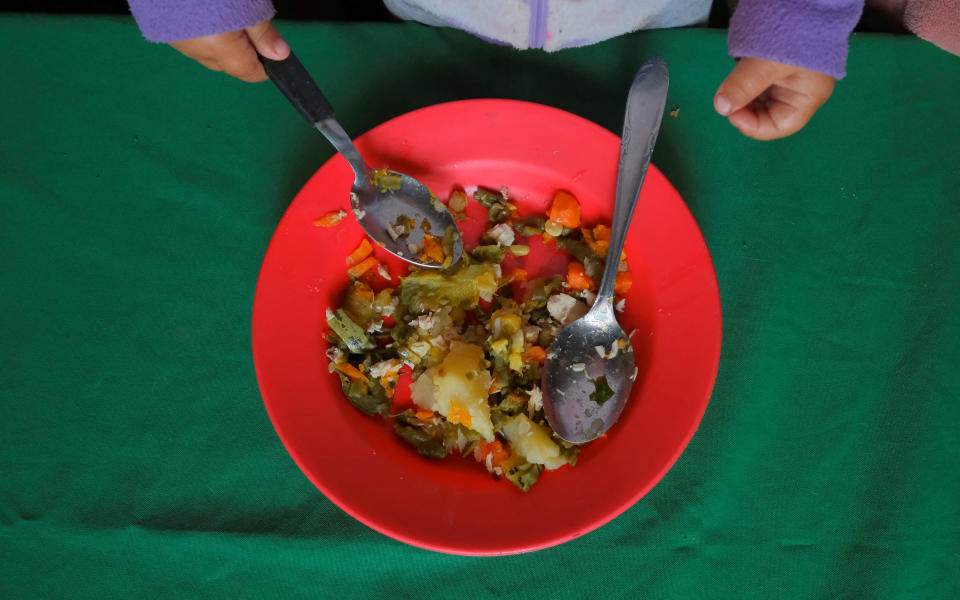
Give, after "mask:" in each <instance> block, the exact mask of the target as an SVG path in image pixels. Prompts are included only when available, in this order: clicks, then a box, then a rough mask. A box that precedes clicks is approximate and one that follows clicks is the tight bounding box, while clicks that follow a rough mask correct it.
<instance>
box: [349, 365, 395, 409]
mask: <svg viewBox="0 0 960 600" xmlns="http://www.w3.org/2000/svg"><path fill="white" fill-rule="evenodd" d="M339 375H340V387H341V388H343V394H344V395H345V396H346V397H347V399H348V400H350V404H353V405H354V406H355V407H356V408H357V410H359V411H360V412H362V413H364V414H366V415H369V416H371V417H372V416H374V415H380V416H381V417H386V416H388V415H389V414H390V398H388V397H387V394H386V392H385V391H384V389H383V387H382V386H381V385H380V384H379V383H378V382H377V381H374V380H370V381H363V380H353V379H350V378H349V377H347V376H346V375H344V374H343V373H340V374H339Z"/></svg>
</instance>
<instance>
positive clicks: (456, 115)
mask: <svg viewBox="0 0 960 600" xmlns="http://www.w3.org/2000/svg"><path fill="white" fill-rule="evenodd" d="M357 146H358V147H359V148H360V150H361V152H362V153H363V154H364V156H365V157H366V159H367V161H368V163H369V164H371V165H373V166H377V167H380V166H384V167H388V168H392V169H395V170H397V171H401V172H404V173H407V174H409V175H411V176H413V177H416V178H417V179H420V180H421V181H423V182H424V183H425V184H426V185H428V186H429V187H430V188H431V189H432V190H433V191H434V192H435V193H436V194H437V195H438V196H439V197H440V198H441V199H443V200H446V198H447V197H448V195H449V193H450V191H451V190H452V189H453V188H454V187H456V186H463V187H466V188H467V189H468V190H470V189H471V188H472V187H474V186H477V185H481V186H487V187H492V188H495V189H496V188H500V187H501V186H504V187H507V188H508V189H509V191H510V194H511V197H512V198H513V200H514V202H516V203H518V205H519V206H520V208H521V211H522V212H526V213H533V212H538V213H540V214H542V213H543V211H544V210H545V208H546V207H547V205H548V203H549V201H550V199H551V198H552V195H553V193H554V192H555V191H556V190H557V189H560V188H563V189H567V190H569V191H571V192H573V193H574V194H575V195H576V196H577V197H578V198H579V200H580V202H581V204H582V206H583V215H584V220H585V222H587V223H597V222H606V223H609V220H610V218H611V216H612V210H613V208H612V207H613V199H614V191H615V188H616V169H617V162H618V155H619V148H620V140H619V138H618V137H617V136H616V135H614V134H612V133H610V132H609V131H607V130H606V129H603V128H602V127H600V126H598V125H596V124H594V123H591V122H590V121H587V120H585V119H583V118H580V117H578V116H575V115H572V114H570V113H567V112H564V111H561V110H557V109H554V108H550V107H547V106H542V105H538V104H530V103H526V102H517V101H508V100H468V101H462V102H452V103H448V104H440V105H436V106H431V107H427V108H424V109H421V110H417V111H414V112H411V113H409V114H406V115H402V116H400V117H397V118H395V119H393V120H391V121H388V122H386V123H384V124H382V125H380V126H378V127H376V128H374V129H373V130H371V131H369V132H368V133H366V134H364V135H362V136H360V138H359V139H357ZM351 181H352V174H351V172H350V170H349V168H348V166H347V164H346V162H345V161H344V160H343V159H342V158H341V157H340V156H339V155H337V156H335V157H334V158H332V159H331V160H330V161H328V162H327V163H326V164H325V165H323V167H321V168H320V170H318V171H317V173H316V174H315V175H314V176H313V177H312V178H311V179H310V180H309V181H308V182H307V184H306V185H305V186H304V187H303V189H302V190H301V191H300V193H299V194H298V195H297V197H296V198H295V199H294V201H293V202H292V204H291V205H290V207H289V209H288V210H287V212H286V214H285V215H284V217H283V219H282V220H281V221H280V224H279V225H278V227H277V230H276V232H275V233H274V236H273V239H272V240H271V242H270V246H269V248H268V250H267V253H266V256H265V258H264V261H263V265H262V268H261V271H260V277H259V280H258V282H257V290H256V295H255V299H254V305H253V332H252V333H253V356H254V362H255V365H256V371H257V379H258V381H259V384H260V390H261V393H262V395H263V399H264V403H265V404H266V408H267V412H268V413H269V415H270V418H271V420H272V421H273V424H274V427H275V428H276V430H277V433H278V434H279V436H280V438H281V440H282V441H283V443H284V445H285V446H286V448H287V450H288V451H289V452H290V455H291V456H292V457H293V459H294V460H295V461H296V463H297V465H299V467H300V468H301V469H302V470H303V472H304V473H305V474H306V475H307V477H309V478H310V480H311V481H312V482H313V483H314V484H315V485H316V486H317V487H318V488H319V489H320V490H321V491H322V492H323V493H324V495H326V496H327V498H329V499H330V500H332V501H333V502H334V503H336V504H337V505H338V506H339V507H340V508H342V509H343V510H345V511H346V512H348V513H349V514H351V515H352V516H354V517H355V518H357V519H358V520H360V521H361V522H363V523H365V524H367V525H369V526H370V527H372V528H374V529H376V530H377V531H380V532H382V533H384V534H386V535H388V536H391V537H393V538H395V539H397V540H400V541H402V542H406V543H408V544H412V545H415V546H420V547H423V548H428V549H430V550H436V551H440V552H448V553H454V554H471V555H494V554H511V553H519V552H528V551H532V550H537V549H540V548H546V547H549V546H553V545H556V544H560V543H562V542H565V541H567V540H570V539H572V538H575V537H577V536H580V535H583V534H585V533H588V532H590V531H592V530H594V529H596V528H597V527H600V526H601V525H603V524H604V523H606V522H608V521H610V520H611V519H613V518H614V517H616V516H617V515H619V514H620V513H622V512H623V511H624V510H626V509H627V508H629V507H630V506H631V505H633V504H634V503H635V502H637V500H639V499H640V498H641V497H642V496H643V495H644V494H645V493H646V492H647V491H649V490H650V489H651V488H652V487H653V486H654V485H655V484H656V483H657V482H658V481H659V480H660V478H661V477H663V475H664V474H665V473H666V472H667V470H668V469H669V468H670V467H671V466H672V465H673V464H674V462H675V461H676V460H677V457H678V456H679V455H680V453H681V452H682V451H683V449H684V447H686V445H687V442H688V441H689V440H690V437H691V436H692V435H693V433H694V431H695V430H696V428H697V425H698V424H699V422H700V418H701V416H702V415H703V412H704V410H705V409H706V406H707V402H708V400H709V397H710V392H711V390H712V388H713V382H714V378H715V377H716V372H717V366H718V361H719V356H720V337H721V318H720V299H719V293H718V290H717V282H716V276H715V273H714V269H713V264H712V261H711V259H710V254H709V252H708V251H707V248H706V245H705V244H704V241H703V238H702V236H701V234H700V230H699V229H698V227H697V225H696V223H695V221H694V219H693V217H692V216H691V215H690V212H689V211H688V210H687V207H686V205H685V204H684V203H683V200H682V199H681V198H680V196H679V194H677V192H676V190H675V189H674V188H673V187H672V186H671V185H670V183H669V182H668V181H667V179H666V178H665V177H664V176H663V175H662V174H661V173H660V171H658V170H657V169H656V168H655V167H652V166H651V168H650V171H649V172H648V173H647V178H646V181H645V183H644V186H643V190H642V192H641V194H640V199H639V204H638V207H637V210H636V213H635V216H634V219H633V224H632V226H631V229H630V233H629V237H628V239H627V243H626V252H627V255H628V258H629V263H630V266H631V270H632V271H633V275H634V284H633V287H632V289H631V290H630V292H629V295H628V297H627V303H626V306H627V309H626V312H625V313H624V314H623V315H622V316H621V323H622V324H623V326H624V329H625V330H626V331H628V332H629V331H631V330H633V329H635V330H636V332H635V333H634V335H633V338H632V340H633V345H634V348H635V350H636V356H637V365H638V368H639V376H638V378H637V381H636V384H635V385H634V389H633V392H632V396H631V399H630V401H629V403H628V405H627V407H626V409H625V411H624V413H623V416H622V417H621V419H620V421H619V422H618V423H617V425H616V426H614V427H613V429H611V430H610V432H609V433H608V435H607V436H606V437H605V438H601V439H600V440H597V441H596V442H594V443H593V444H591V445H590V446H588V447H586V448H585V449H584V450H583V452H582V453H581V455H580V460H579V462H578V463H577V465H576V466H575V467H572V468H570V467H564V468H562V469H560V470H557V471H550V472H546V473H544V475H543V476H542V477H541V478H540V480H539V481H538V482H537V484H536V485H535V486H534V487H533V489H532V490H531V491H530V492H528V493H523V492H521V491H519V490H518V489H516V488H514V487H513V486H512V485H511V484H510V483H508V482H507V481H499V482H497V481H493V480H492V479H491V478H490V477H489V476H488V475H487V473H486V471H485V469H483V468H482V467H480V466H479V465H477V464H476V463H474V462H473V461H472V460H468V459H461V458H459V457H457V456H451V457H449V458H448V459H447V460H445V461H433V460H430V459H427V458H423V457H421V456H419V455H418V454H417V453H416V452H415V451H414V450H413V449H412V448H411V447H410V446H408V445H406V444H405V443H404V442H403V441H401V440H400V439H399V438H397V437H396V436H395V435H394V434H393V433H392V431H391V429H390V424H389V423H387V422H386V421H383V420H382V419H379V418H376V419H375V418H370V417H367V416H365V415H363V414H361V413H360V412H358V411H357V410H355V409H354V408H353V407H352V406H351V405H350V403H349V402H348V401H347V399H346V398H345V397H344V396H343V395H342V393H341V391H340V385H339V380H338V378H337V376H336V375H332V374H330V373H328V371H327V359H326V357H325V351H326V348H327V346H326V342H325V340H324V338H323V333H324V331H325V329H326V323H325V313H326V309H327V308H328V307H336V306H338V304H339V302H340V300H341V297H342V294H343V291H344V289H345V287H346V284H347V275H346V267H345V264H344V258H345V257H346V255H347V254H348V253H349V252H350V251H351V250H352V249H353V248H354V247H356V245H357V244H358V243H359V242H360V239H361V238H362V235H363V234H362V231H361V229H360V226H359V225H358V224H357V223H356V222H355V221H354V220H353V219H352V218H351V217H347V218H346V219H344V220H343V222H342V223H341V224H340V225H338V226H337V227H334V228H330V229H325V228H320V227H316V226H314V224H313V221H314V219H316V218H318V217H320V216H322V215H323V214H325V213H326V212H328V211H330V210H333V209H336V208H347V206H348V193H349V189H350V184H351ZM484 214H485V211H483V209H480V208H478V207H476V206H474V207H472V208H471V212H470V213H469V215H470V216H469V217H468V223H467V224H466V226H465V227H464V229H465V234H466V236H467V238H468V239H469V237H470V232H475V231H477V230H478V229H479V228H480V227H481V226H482V219H483V218H484ZM378 250H379V249H378ZM536 254H537V255H538V256H542V254H541V253H536ZM379 256H380V257H381V258H382V259H384V261H385V262H387V263H388V264H389V265H390V268H391V271H392V272H393V273H394V274H395V275H396V274H400V273H403V272H405V271H404V266H403V265H401V264H400V263H398V262H397V261H395V260H391V259H389V258H387V257H386V256H385V253H381V254H379ZM541 266H542V265H541Z"/></svg>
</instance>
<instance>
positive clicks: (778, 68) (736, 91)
mask: <svg viewBox="0 0 960 600" xmlns="http://www.w3.org/2000/svg"><path fill="white" fill-rule="evenodd" d="M792 68H793V67H790V66H789V65H785V64H782V63H777V62H773V61H770V60H763V59H760V58H743V59H740V62H738V63H737V66H735V67H734V68H733V71H731V72H730V74H729V75H727V78H726V79H724V80H723V83H721V84H720V89H718V90H717V94H716V95H715V96H714V98H713V106H714V108H716V110H717V112H718V113H720V114H721V115H724V116H729V115H732V114H733V113H735V112H737V111H738V110H740V109H741V108H743V107H744V106H746V105H748V104H750V102H751V101H753V99H754V98H756V97H757V96H759V95H760V94H762V93H763V92H764V91H766V90H767V88H769V87H770V86H771V85H773V84H774V83H775V82H776V81H777V80H778V79H780V78H781V77H784V76H785V75H786V74H787V73H789V72H790V70H791V69H792Z"/></svg>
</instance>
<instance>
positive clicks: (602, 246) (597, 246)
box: [580, 225, 610, 258]
mask: <svg viewBox="0 0 960 600" xmlns="http://www.w3.org/2000/svg"><path fill="white" fill-rule="evenodd" d="M597 227H603V225H598V226H597ZM594 231H596V229H594V230H593V231H591V230H590V229H589V228H588V227H582V228H581V229H580V232H581V233H582V234H583V241H584V242H586V244H587V246H589V247H590V249H591V250H593V251H594V252H595V253H596V254H597V256H599V257H600V258H605V257H606V256H607V248H608V247H609V246H610V240H609V239H606V240H604V239H600V238H598V237H597V236H596V235H595V233H594ZM606 235H607V238H609V237H610V231H609V229H608V230H607V234H606Z"/></svg>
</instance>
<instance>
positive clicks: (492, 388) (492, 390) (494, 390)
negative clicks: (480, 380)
mask: <svg viewBox="0 0 960 600" xmlns="http://www.w3.org/2000/svg"><path fill="white" fill-rule="evenodd" d="M499 391H500V386H499V385H497V382H496V381H494V382H493V383H491V384H490V388H489V389H488V390H487V394H488V395H489V394H496V393H497V392H499Z"/></svg>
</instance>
